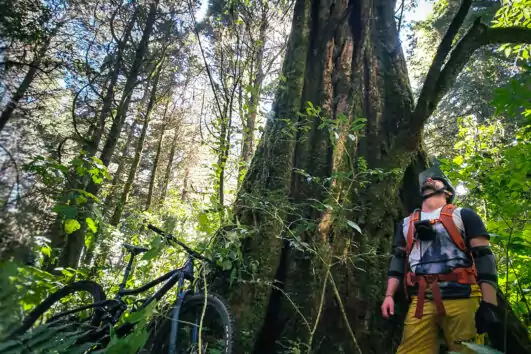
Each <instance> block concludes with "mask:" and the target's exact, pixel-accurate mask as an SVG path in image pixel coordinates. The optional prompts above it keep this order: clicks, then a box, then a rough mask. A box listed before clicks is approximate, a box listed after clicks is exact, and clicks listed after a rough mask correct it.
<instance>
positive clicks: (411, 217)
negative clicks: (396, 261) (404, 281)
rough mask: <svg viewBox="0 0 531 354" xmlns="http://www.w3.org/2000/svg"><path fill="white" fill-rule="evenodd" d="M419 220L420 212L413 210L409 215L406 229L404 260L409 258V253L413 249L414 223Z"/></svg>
mask: <svg viewBox="0 0 531 354" xmlns="http://www.w3.org/2000/svg"><path fill="white" fill-rule="evenodd" d="M419 219H420V211H419V210H415V211H414V212H412V213H411V215H409V225H408V229H407V237H406V258H407V257H409V254H410V253H411V249H412V248H413V239H414V236H415V222H417V221H419Z"/></svg>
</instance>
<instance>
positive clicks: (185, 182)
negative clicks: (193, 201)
mask: <svg viewBox="0 0 531 354" xmlns="http://www.w3.org/2000/svg"><path fill="white" fill-rule="evenodd" d="M189 179H190V166H186V169H185V170H184V178H183V190H182V191H181V201H183V202H186V201H187V199H188V183H189Z"/></svg>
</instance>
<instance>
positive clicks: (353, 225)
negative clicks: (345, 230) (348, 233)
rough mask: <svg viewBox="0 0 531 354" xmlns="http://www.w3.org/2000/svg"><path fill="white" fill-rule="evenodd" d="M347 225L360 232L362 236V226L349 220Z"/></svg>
mask: <svg viewBox="0 0 531 354" xmlns="http://www.w3.org/2000/svg"><path fill="white" fill-rule="evenodd" d="M347 224H348V226H350V227H352V228H353V229H354V230H356V231H358V232H359V233H360V234H361V233H362V232H361V228H360V226H359V225H358V224H356V223H355V222H354V221H350V220H347Z"/></svg>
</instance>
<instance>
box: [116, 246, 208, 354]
mask: <svg viewBox="0 0 531 354" xmlns="http://www.w3.org/2000/svg"><path fill="white" fill-rule="evenodd" d="M133 260H134V254H131V257H130V259H129V262H128V263H127V267H126V268H125V273H124V278H123V280H122V283H121V285H120V289H119V290H118V293H117V294H116V297H115V299H114V301H118V302H119V303H120V304H123V305H125V304H124V303H123V302H122V301H121V298H122V297H123V296H127V295H138V294H140V293H143V292H145V291H147V290H149V289H151V288H152V287H154V286H156V285H157V284H160V283H162V282H164V281H165V282H166V283H165V284H164V285H163V286H162V287H161V288H160V289H159V290H158V291H157V292H156V293H155V294H153V296H151V297H149V298H147V299H146V300H144V302H143V303H142V304H141V305H140V307H138V308H137V309H135V310H133V311H132V312H136V311H140V310H142V309H143V308H145V307H147V306H148V305H149V304H150V303H152V302H153V300H157V301H158V300H160V299H161V298H162V297H163V296H164V295H166V293H167V292H168V291H169V290H170V289H171V288H172V287H173V286H174V285H175V284H176V283H178V286H177V301H176V302H175V305H174V306H173V310H172V316H171V328H170V345H169V354H175V352H176V348H177V332H178V330H179V313H180V310H181V306H182V304H183V302H184V298H185V296H186V295H187V294H188V293H189V292H190V290H183V288H184V287H183V285H184V281H185V280H190V281H193V280H194V259H193V257H191V256H188V258H187V260H186V262H185V264H184V265H183V266H182V267H181V268H178V269H174V270H172V271H170V272H168V273H166V274H164V275H162V276H160V277H158V278H157V279H155V280H153V281H151V282H149V283H147V284H145V285H143V286H141V287H139V288H136V289H126V288H125V285H126V283H127V279H128V278H129V274H130V272H131V270H132V268H133ZM120 309H121V310H122V311H118V312H117V313H116V314H115V315H114V317H113V319H115V320H116V322H117V321H118V319H119V318H120V316H121V315H122V313H123V312H124V311H125V310H126V309H127V306H125V307H124V306H121V307H120ZM197 332H198V328H197V326H194V329H193V333H192V342H193V343H196V342H197V336H198V334H197Z"/></svg>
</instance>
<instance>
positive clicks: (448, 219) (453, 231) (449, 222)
mask: <svg viewBox="0 0 531 354" xmlns="http://www.w3.org/2000/svg"><path fill="white" fill-rule="evenodd" d="M455 209H456V206H455V205H452V204H446V205H445V206H444V207H443V208H442V210H441V216H439V220H440V221H441V223H442V224H443V226H444V228H445V229H446V231H448V234H450V237H451V238H452V241H453V242H454V243H455V244H456V245H457V247H459V249H460V250H461V251H463V252H465V253H466V252H467V248H466V245H465V240H464V239H463V235H461V232H460V231H459V229H458V228H457V225H456V224H455V222H454V217H453V214H454V211H455Z"/></svg>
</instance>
